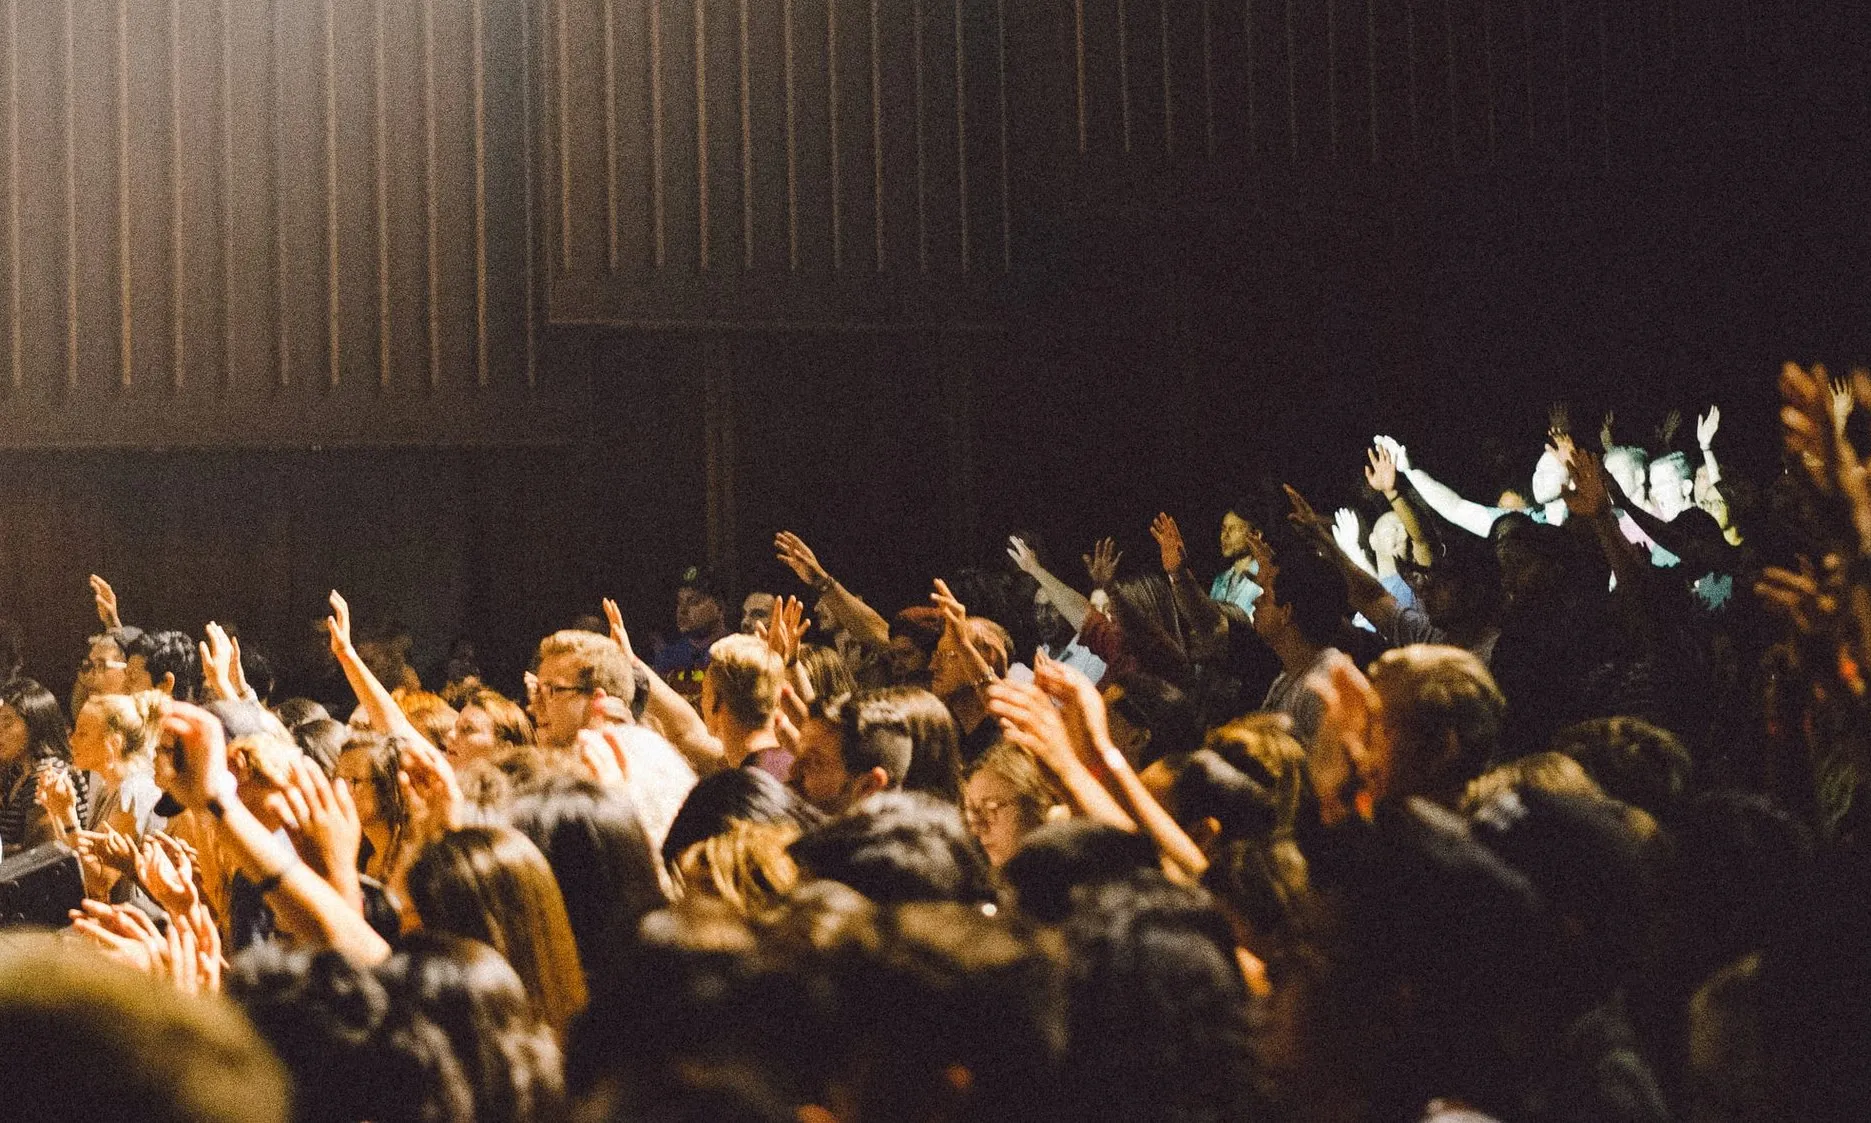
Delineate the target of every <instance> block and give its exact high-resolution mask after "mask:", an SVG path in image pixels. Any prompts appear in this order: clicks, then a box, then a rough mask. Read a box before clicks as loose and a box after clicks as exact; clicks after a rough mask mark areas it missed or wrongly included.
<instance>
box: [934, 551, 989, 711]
mask: <svg viewBox="0 0 1871 1123" xmlns="http://www.w3.org/2000/svg"><path fill="white" fill-rule="evenodd" d="M929 599H930V600H932V601H934V602H935V606H936V608H938V609H940V610H941V612H942V627H943V629H944V631H945V632H947V634H948V635H949V637H950V638H951V639H952V640H953V642H954V644H955V647H956V649H957V650H959V651H960V652H961V653H962V657H963V658H965V659H966V660H967V661H968V670H969V680H970V681H971V682H973V683H975V684H977V685H979V684H982V683H985V682H987V681H989V680H990V679H993V678H995V677H997V676H996V675H995V674H994V668H993V666H992V665H991V664H989V663H988V661H987V659H986V658H984V657H983V656H982V654H981V649H980V648H978V647H976V646H975V645H974V639H973V638H972V637H970V636H969V634H968V609H967V607H966V606H965V605H963V604H962V602H961V601H959V600H957V599H956V597H955V594H954V593H951V592H949V587H948V582H946V581H944V580H942V579H941V578H940V577H938V578H936V580H935V591H934V592H932V593H930V594H929Z"/></svg>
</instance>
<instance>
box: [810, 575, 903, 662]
mask: <svg viewBox="0 0 1871 1123" xmlns="http://www.w3.org/2000/svg"><path fill="white" fill-rule="evenodd" d="M818 592H819V595H821V596H823V597H824V598H825V603H826V606H827V607H828V608H829V609H830V610H831V614H832V615H833V616H834V617H836V618H837V620H838V624H839V626H840V627H842V628H843V629H844V630H845V631H846V632H847V633H849V634H850V636H851V638H852V639H854V640H856V641H857V642H858V643H860V644H862V645H863V646H865V647H867V648H870V649H871V650H872V651H882V650H884V649H885V648H887V647H889V646H890V622H889V621H888V620H885V619H884V618H883V617H882V616H881V615H879V614H878V612H877V610H876V609H874V608H872V607H871V606H870V605H868V604H865V603H864V598H862V597H860V596H858V595H857V594H856V593H853V592H852V591H851V590H849V589H847V588H845V587H844V586H843V585H840V584H839V583H838V582H837V580H836V579H830V581H829V583H828V584H827V585H825V586H824V587H823V588H822V589H819V590H818Z"/></svg>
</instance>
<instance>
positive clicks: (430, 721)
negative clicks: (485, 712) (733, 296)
mask: <svg viewBox="0 0 1871 1123" xmlns="http://www.w3.org/2000/svg"><path fill="white" fill-rule="evenodd" d="M394 697H395V699H396V706H397V708H398V709H400V710H402V711H403V716H404V717H406V718H408V719H409V723H410V724H411V725H413V726H415V727H416V731H417V732H418V733H421V734H422V739H423V740H425V741H427V742H429V744H431V745H436V746H440V745H442V744H443V743H445V742H446V741H447V740H448V735H449V734H450V733H452V732H453V731H454V728H455V721H456V720H457V719H458V718H459V717H460V716H461V715H460V714H458V713H456V712H455V707H453V706H451V705H449V704H448V703H447V702H446V701H444V700H443V698H442V696H441V695H440V694H431V693H430V692H428V691H427V690H398V691H395V692H394Z"/></svg>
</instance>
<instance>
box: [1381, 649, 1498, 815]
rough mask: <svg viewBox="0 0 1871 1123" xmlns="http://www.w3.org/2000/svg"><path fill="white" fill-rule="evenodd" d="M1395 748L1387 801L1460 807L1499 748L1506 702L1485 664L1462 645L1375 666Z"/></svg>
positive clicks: (1397, 652) (1388, 655)
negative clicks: (1423, 800) (1413, 799)
mask: <svg viewBox="0 0 1871 1123" xmlns="http://www.w3.org/2000/svg"><path fill="white" fill-rule="evenodd" d="M1370 677H1371V685H1372V687H1374V688H1375V689H1376V691H1377V693H1378V696H1379V697H1381V698H1382V699H1383V702H1384V720H1385V722H1386V723H1387V724H1388V725H1389V726H1390V729H1391V732H1392V735H1393V741H1394V747H1393V750H1392V754H1393V759H1392V761H1391V775H1390V790H1389V791H1388V792H1386V793H1385V794H1386V796H1387V797H1390V798H1394V797H1397V796H1409V795H1423V796H1428V797H1430V798H1432V799H1441V800H1444V801H1445V802H1447V803H1448V804H1449V805H1451V806H1452V805H1453V804H1454V803H1455V801H1456V799H1457V798H1458V797H1459V796H1460V794H1461V792H1462V790H1463V788H1464V787H1465V786H1466V785H1467V783H1468V781H1470V780H1472V779H1474V778H1475V777H1476V776H1479V775H1481V773H1482V771H1483V770H1484V769H1485V768H1486V767H1487V765H1488V761H1489V759H1490V758H1492V757H1493V756H1494V755H1495V753H1496V752H1497V751H1498V749H1499V747H1500V739H1501V726H1502V723H1503V721H1504V720H1505V718H1506V714H1507V699H1506V698H1505V697H1503V696H1502V694H1501V688H1500V687H1499V686H1497V685H1495V682H1494V676H1493V675H1492V674H1490V673H1489V671H1488V668H1487V667H1485V666H1483V665H1482V663H1481V660H1479V659H1477V658H1475V656H1474V655H1473V654H1471V653H1470V652H1468V651H1465V650H1463V649H1462V648H1459V647H1443V646H1440V645H1436V644H1412V645H1410V646H1408V647H1400V648H1394V649H1392V650H1390V651H1386V652H1385V653H1384V654H1383V655H1382V656H1381V657H1379V659H1378V660H1377V662H1375V663H1373V664H1371V669H1370Z"/></svg>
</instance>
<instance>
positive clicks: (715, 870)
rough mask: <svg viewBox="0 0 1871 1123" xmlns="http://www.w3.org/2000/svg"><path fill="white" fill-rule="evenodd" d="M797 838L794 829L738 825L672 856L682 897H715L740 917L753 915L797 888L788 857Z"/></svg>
mask: <svg viewBox="0 0 1871 1123" xmlns="http://www.w3.org/2000/svg"><path fill="white" fill-rule="evenodd" d="M798 838H799V827H798V826H797V825H796V824H793V823H787V822H773V823H750V822H748V821H746V820H744V819H737V820H735V821H733V822H731V823H729V824H728V827H727V829H726V830H724V831H722V832H721V833H719V834H714V835H710V836H709V837H707V838H704V839H702V840H700V841H699V842H694V843H691V844H690V845H689V846H688V848H687V849H685V850H683V851H682V853H680V854H678V855H677V856H676V860H675V861H674V862H673V863H672V866H673V868H674V871H675V877H676V881H677V883H678V884H679V885H681V886H682V891H683V893H684V894H687V895H702V896H709V897H718V898H720V899H721V900H723V901H725V902H727V904H728V906H729V907H730V908H732V909H734V910H735V911H736V912H738V913H741V914H742V915H744V916H755V915H758V914H760V913H763V912H765V911H766V910H767V909H769V908H771V907H772V906H773V905H775V904H777V903H778V902H779V901H780V900H781V899H782V898H784V897H785V896H786V894H788V893H790V892H792V890H793V887H794V886H795V885H797V884H799V867H798V866H797V865H796V864H794V862H793V859H792V856H791V855H790V854H788V853H787V847H789V846H791V845H792V844H793V843H794V842H795V841H796V840H797V839H798Z"/></svg>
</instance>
